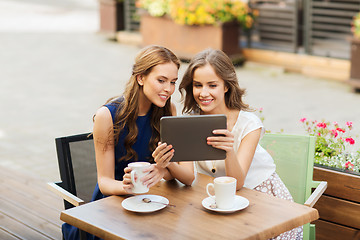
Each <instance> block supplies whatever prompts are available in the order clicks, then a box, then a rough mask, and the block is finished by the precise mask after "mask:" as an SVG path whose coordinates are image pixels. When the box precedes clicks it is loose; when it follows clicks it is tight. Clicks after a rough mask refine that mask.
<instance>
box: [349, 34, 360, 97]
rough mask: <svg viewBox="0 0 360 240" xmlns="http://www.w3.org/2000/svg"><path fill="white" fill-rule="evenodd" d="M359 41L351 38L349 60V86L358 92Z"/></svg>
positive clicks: (359, 76)
mask: <svg viewBox="0 0 360 240" xmlns="http://www.w3.org/2000/svg"><path fill="white" fill-rule="evenodd" d="M359 66H360V39H355V38H353V39H352V41H351V58H350V67H351V69H350V80H349V83H350V85H351V86H352V87H353V88H354V89H355V90H356V91H359V90H360V68H359Z"/></svg>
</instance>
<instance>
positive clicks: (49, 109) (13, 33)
mask: <svg viewBox="0 0 360 240" xmlns="http://www.w3.org/2000/svg"><path fill="white" fill-rule="evenodd" d="M48 2H49V1H45V0H43V1H41V0H29V1H19V0H0V109H1V118H0V165H2V166H5V167H9V168H13V169H18V170H21V171H24V172H25V171H26V172H28V173H29V174H35V175H38V176H40V177H42V178H44V180H46V181H53V180H58V179H59V174H58V166H57V159H56V152H55V144H54V138H55V137H59V136H64V135H70V134H76V133H83V132H88V131H91V129H92V116H93V114H94V113H95V111H96V109H97V108H98V107H99V106H101V105H102V104H103V103H104V102H105V101H106V100H107V99H108V98H109V97H111V96H114V95H120V94H121V93H122V90H123V88H124V84H125V82H126V81H127V79H128V77H129V73H130V70H131V65H132V63H133V59H134V56H135V54H136V53H137V52H138V50H139V48H138V47H137V46H133V45H124V44H119V43H116V42H111V41H108V40H106V39H105V37H103V36H101V35H99V34H97V33H96V31H97V29H98V15H97V4H96V2H95V0H93V1H91V0H88V1H85V0H81V1H80V0H77V1H61V0H56V1H55V0H54V1H51V2H52V3H51V5H47V4H50V3H48ZM24 15H26V17H25V16H24ZM15 20H16V21H17V24H16V25H17V28H16V29H13V28H12V26H14V25H15ZM19 23H21V24H23V25H21V26H18V24H19ZM186 66H187V65H186V64H183V65H182V67H181V71H180V74H179V77H180V78H181V77H182V75H183V72H184V70H185V68H186ZM237 73H238V77H239V81H240V85H241V86H243V87H246V88H247V96H246V102H248V103H249V104H250V105H251V106H253V107H256V108H259V107H262V108H264V116H265V122H264V124H265V126H266V127H267V129H269V130H271V131H273V132H277V131H280V129H284V131H285V132H287V133H304V131H303V129H302V126H301V124H300V123H299V119H300V118H302V117H307V118H310V119H317V120H321V119H326V120H329V121H338V122H339V123H345V122H346V121H353V122H354V126H355V128H354V133H355V134H358V135H360V107H359V106H358V105H359V103H360V94H355V93H353V92H352V91H351V89H350V88H349V87H348V86H347V85H345V84H344V83H339V82H334V81H328V80H323V79H315V78H309V77H304V76H302V75H299V74H295V73H285V72H283V71H282V69H281V68H277V67H269V66H262V65H259V64H255V63H248V64H246V65H245V66H244V67H242V68H237ZM173 100H174V102H175V103H176V104H177V106H178V110H179V111H180V110H181V104H180V103H179V93H178V92H176V93H175V95H174V97H173ZM358 140H359V141H360V138H358Z"/></svg>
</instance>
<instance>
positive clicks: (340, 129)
mask: <svg viewBox="0 0 360 240" xmlns="http://www.w3.org/2000/svg"><path fill="white" fill-rule="evenodd" d="M336 130H337V131H339V132H342V133H344V132H345V130H344V129H342V128H337V129H336Z"/></svg>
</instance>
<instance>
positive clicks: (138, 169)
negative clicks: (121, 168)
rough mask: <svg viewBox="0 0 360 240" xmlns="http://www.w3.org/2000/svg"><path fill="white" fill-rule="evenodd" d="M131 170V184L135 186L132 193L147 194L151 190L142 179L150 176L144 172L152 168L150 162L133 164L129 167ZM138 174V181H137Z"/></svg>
mask: <svg viewBox="0 0 360 240" xmlns="http://www.w3.org/2000/svg"><path fill="white" fill-rule="evenodd" d="M128 166H129V167H130V168H131V182H132V184H133V185H134V187H133V189H132V192H133V193H147V192H148V191H149V188H148V187H147V186H146V185H144V184H143V182H142V181H141V178H142V177H144V176H146V175H147V174H149V172H145V173H144V170H145V169H147V168H148V167H149V166H150V163H148V162H133V163H130V164H129V165H128ZM135 174H136V181H135Z"/></svg>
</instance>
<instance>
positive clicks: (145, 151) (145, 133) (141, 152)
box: [62, 102, 152, 240]
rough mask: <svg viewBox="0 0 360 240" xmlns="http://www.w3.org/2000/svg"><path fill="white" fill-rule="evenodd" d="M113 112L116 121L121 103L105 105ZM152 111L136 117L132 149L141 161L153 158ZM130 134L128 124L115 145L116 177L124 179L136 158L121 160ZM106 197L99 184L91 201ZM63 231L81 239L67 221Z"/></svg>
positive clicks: (70, 236) (67, 234)
mask: <svg viewBox="0 0 360 240" xmlns="http://www.w3.org/2000/svg"><path fill="white" fill-rule="evenodd" d="M105 106H106V107H107V108H108V109H109V110H110V112H111V116H112V119H113V122H114V119H115V114H116V111H117V109H118V108H119V103H117V102H114V103H109V104H106V105H105ZM151 113H152V109H150V110H149V112H148V113H147V114H146V115H145V116H138V118H137V119H136V125H137V127H138V135H137V139H136V142H135V143H134V145H133V146H132V149H134V150H135V151H136V153H137V155H138V161H139V162H150V160H151V159H152V158H151V151H150V149H149V142H150V138H151V135H152V128H151V125H150V121H151ZM127 135H128V130H127V126H126V125H125V128H124V129H123V131H122V132H121V134H120V136H119V141H118V143H117V144H116V146H115V179H116V180H119V181H122V180H123V176H124V174H125V173H124V169H125V168H126V167H127V165H128V164H129V163H131V162H134V161H135V160H134V159H130V160H129V161H125V160H122V161H119V159H120V158H121V157H122V156H124V155H125V154H126V149H125V145H124V141H125V137H126V136H127ZM104 197H106V196H105V195H103V194H102V193H101V192H100V189H99V186H98V184H96V186H95V190H94V193H93V196H92V200H91V201H95V200H99V199H101V198H104ZM62 233H63V236H64V239H65V240H68V239H79V229H78V228H76V227H74V226H72V225H69V224H67V223H64V224H63V225H62ZM87 239H99V238H98V237H95V236H94V235H91V234H87Z"/></svg>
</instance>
